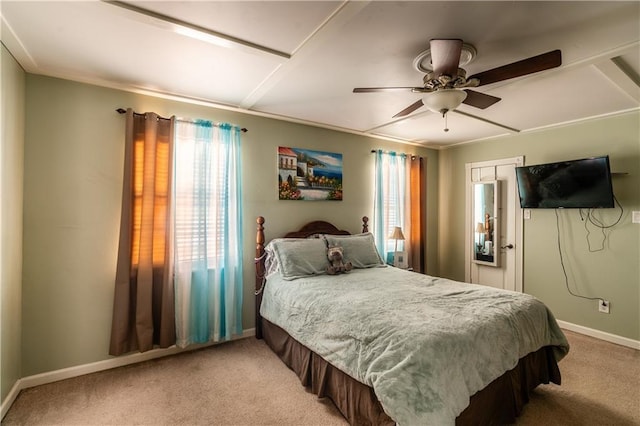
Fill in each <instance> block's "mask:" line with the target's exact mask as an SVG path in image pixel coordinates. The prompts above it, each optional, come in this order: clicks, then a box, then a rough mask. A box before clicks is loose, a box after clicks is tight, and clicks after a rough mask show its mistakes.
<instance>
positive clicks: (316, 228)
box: [254, 216, 369, 339]
mask: <svg viewBox="0 0 640 426" xmlns="http://www.w3.org/2000/svg"><path fill="white" fill-rule="evenodd" d="M256 224H257V227H256V257H255V258H254V263H255V266H256V285H255V292H254V293H255V296H256V300H255V302H256V303H255V318H256V323H255V327H256V339H262V317H261V316H260V305H261V304H262V289H263V288H264V284H265V274H266V270H265V263H264V260H265V256H266V253H265V251H264V242H265V240H264V217H262V216H258V218H257V219H256ZM362 232H363V233H365V232H369V218H368V217H367V216H363V217H362ZM314 234H332V235H349V234H350V232H348V231H344V230H342V229H338V228H336V227H335V226H334V225H332V224H331V223H329V222H325V221H322V220H316V221H312V222H309V223H307V224H305V225H304V226H303V227H302V228H300V229H299V230H297V231H292V232H288V233H287V234H285V237H286V238H307V237H309V236H311V235H314Z"/></svg>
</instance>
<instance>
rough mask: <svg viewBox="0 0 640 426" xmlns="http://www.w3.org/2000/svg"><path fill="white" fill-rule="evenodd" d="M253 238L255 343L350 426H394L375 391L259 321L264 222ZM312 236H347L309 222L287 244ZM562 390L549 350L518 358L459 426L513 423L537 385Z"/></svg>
mask: <svg viewBox="0 0 640 426" xmlns="http://www.w3.org/2000/svg"><path fill="white" fill-rule="evenodd" d="M368 221H369V219H368V218H367V217H366V216H365V217H363V218H362V232H368V229H369V227H368ZM256 222H257V224H258V226H257V233H256V257H255V264H256V292H255V295H256V308H255V309H256V311H255V315H256V324H255V329H256V338H258V339H264V340H265V342H266V343H267V345H268V346H269V347H270V348H271V349H272V350H273V351H274V352H275V353H276V354H277V355H278V356H279V357H280V359H281V360H282V361H283V362H284V363H285V364H286V365H287V366H288V367H289V368H291V369H292V370H293V371H294V372H295V373H296V374H297V375H298V377H299V379H300V381H301V383H302V385H303V386H305V387H307V388H310V390H311V391H312V392H313V393H315V394H316V395H318V397H329V398H330V399H331V400H332V401H333V403H334V404H335V405H336V407H337V408H338V410H339V411H340V412H341V413H342V415H343V416H344V417H345V418H346V419H347V420H348V421H349V423H350V424H352V425H356V424H357V425H361V424H367V425H368V424H371V425H393V424H395V422H394V421H393V420H392V419H391V418H390V417H389V416H387V414H386V413H385V412H384V410H383V408H382V405H381V404H380V402H379V401H378V399H377V397H376V395H375V393H374V391H373V388H371V387H369V386H367V385H365V384H363V383H360V382H358V381H357V380H355V379H353V378H352V377H351V376H349V375H347V374H345V373H343V372H342V371H341V370H339V369H337V368H336V367H334V366H332V365H331V364H330V363H328V362H327V361H325V360H324V359H323V358H322V357H320V356H319V355H318V354H316V353H315V352H313V351H311V350H310V349H308V348H307V347H305V346H303V345H302V344H300V343H299V342H298V341H296V340H295V339H294V338H292V337H291V336H290V335H289V334H288V333H287V332H286V331H285V330H283V329H282V328H280V327H278V326H277V325H275V324H272V323H271V322H269V321H267V320H265V319H264V318H262V317H261V316H260V304H261V303H262V288H263V285H264V274H265V265H264V260H265V259H264V258H265V251H264V243H265V239H264V222H265V221H264V218H263V217H262V216H260V217H258V219H257V221H256ZM314 234H332V235H349V234H350V233H349V232H347V231H344V230H341V229H338V228H336V227H335V226H334V225H332V224H331V223H329V222H325V221H313V222H309V223H307V224H306V225H304V226H303V227H302V228H300V229H299V230H297V231H292V232H289V233H287V234H285V235H284V237H285V238H308V237H310V236H312V235H314ZM549 382H553V383H556V384H558V385H559V384H560V382H561V377H560V370H559V369H558V364H557V363H556V360H555V357H554V354H553V350H552V348H551V347H543V348H541V349H540V350H538V351H536V352H532V353H530V354H528V355H526V356H525V357H523V358H521V359H520V361H519V362H518V364H517V365H516V367H515V368H514V369H512V370H509V371H507V372H506V373H505V374H503V375H502V376H500V377H498V378H497V379H496V380H494V381H493V382H491V383H490V384H489V385H488V386H487V387H486V388H484V389H482V390H480V391H479V392H477V393H476V394H475V395H473V396H472V397H471V401H470V403H469V406H468V407H467V408H466V409H465V410H464V411H463V412H462V413H461V414H460V415H459V416H458V417H457V418H456V424H457V425H467V424H468V425H471V424H473V425H485V424H486V425H489V424H506V423H513V422H515V419H516V417H517V416H518V415H519V414H520V413H521V412H522V409H523V407H524V405H525V404H526V403H527V402H528V401H529V392H530V391H531V390H533V389H534V388H535V387H536V386H538V385H539V384H541V383H549Z"/></svg>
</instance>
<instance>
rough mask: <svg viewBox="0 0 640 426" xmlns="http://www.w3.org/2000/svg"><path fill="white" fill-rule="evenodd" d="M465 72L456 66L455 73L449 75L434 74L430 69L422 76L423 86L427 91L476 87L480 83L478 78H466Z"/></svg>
mask: <svg viewBox="0 0 640 426" xmlns="http://www.w3.org/2000/svg"><path fill="white" fill-rule="evenodd" d="M466 77H467V72H466V71H465V70H464V69H462V68H458V72H457V75H455V76H450V75H447V74H441V75H435V73H434V72H433V71H432V72H430V73H428V74H426V75H425V76H424V78H423V79H422V81H423V83H424V88H425V89H427V90H428V91H434V90H440V89H457V88H461V87H477V86H478V85H479V84H480V80H478V79H477V78H472V79H470V80H467V78H466Z"/></svg>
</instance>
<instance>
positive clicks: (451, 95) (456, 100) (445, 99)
mask: <svg viewBox="0 0 640 426" xmlns="http://www.w3.org/2000/svg"><path fill="white" fill-rule="evenodd" d="M466 98H467V92H465V91H464V90H460V89H440V90H436V91H435V92H431V93H427V94H426V95H424V97H423V98H422V103H423V104H424V105H425V106H426V107H427V108H429V109H430V110H431V111H433V112H438V113H440V114H446V113H447V112H449V111H451V110H452V109H456V108H458V107H459V106H460V104H461V103H462V101H464V100H465V99H466Z"/></svg>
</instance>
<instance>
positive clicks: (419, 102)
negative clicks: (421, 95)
mask: <svg viewBox="0 0 640 426" xmlns="http://www.w3.org/2000/svg"><path fill="white" fill-rule="evenodd" d="M423 105H424V104H423V103H422V99H418V100H417V101H416V102H414V103H412V104H411V105H409V106H408V107H406V108H405V109H403V110H402V111H400V112H399V113H397V114H396V115H394V116H393V118H398V117H404V116H405V115H409V114H411V113H412V112H413V111H415V110H417V109H418V108H420V107H421V106H423Z"/></svg>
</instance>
